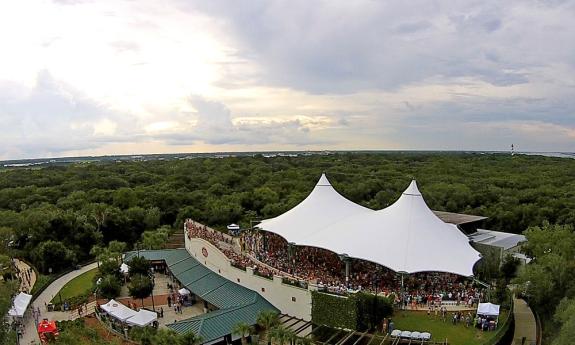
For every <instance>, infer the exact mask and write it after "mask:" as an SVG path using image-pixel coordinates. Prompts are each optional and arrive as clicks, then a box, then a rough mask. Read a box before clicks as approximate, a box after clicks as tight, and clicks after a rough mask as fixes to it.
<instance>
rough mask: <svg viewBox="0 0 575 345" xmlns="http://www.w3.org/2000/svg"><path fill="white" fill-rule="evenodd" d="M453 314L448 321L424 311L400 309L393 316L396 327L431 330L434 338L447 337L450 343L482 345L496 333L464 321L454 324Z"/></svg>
mask: <svg viewBox="0 0 575 345" xmlns="http://www.w3.org/2000/svg"><path fill="white" fill-rule="evenodd" d="M507 313H508V312H507V311H502V314H501V315H500V316H499V321H500V325H501V326H502V325H503V322H504V320H505V319H506V318H507ZM451 316H452V314H451V313H449V314H448V317H447V321H446V322H443V321H442V320H441V318H436V317H435V316H433V315H432V316H431V317H428V316H427V313H426V312H424V311H420V312H417V311H416V312H413V311H398V312H396V313H395V316H394V317H393V322H394V324H395V329H399V330H402V331H419V332H429V333H431V336H432V338H433V340H435V341H443V340H445V339H447V341H448V343H449V345H480V344H483V343H485V342H486V341H487V340H489V339H490V338H491V337H493V336H495V334H496V332H482V331H480V330H478V329H476V328H473V327H470V328H466V327H465V325H464V324H463V323H459V324H456V325H453V324H452V323H451ZM473 316H475V314H474V315H473Z"/></svg>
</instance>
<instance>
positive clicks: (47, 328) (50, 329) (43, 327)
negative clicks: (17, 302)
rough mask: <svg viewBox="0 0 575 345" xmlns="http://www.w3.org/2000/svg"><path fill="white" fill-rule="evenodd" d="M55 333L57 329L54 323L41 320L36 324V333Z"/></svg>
mask: <svg viewBox="0 0 575 345" xmlns="http://www.w3.org/2000/svg"><path fill="white" fill-rule="evenodd" d="M57 331H58V327H57V326H56V322H54V321H48V320H42V321H41V322H40V323H39V324H38V333H55V332H57Z"/></svg>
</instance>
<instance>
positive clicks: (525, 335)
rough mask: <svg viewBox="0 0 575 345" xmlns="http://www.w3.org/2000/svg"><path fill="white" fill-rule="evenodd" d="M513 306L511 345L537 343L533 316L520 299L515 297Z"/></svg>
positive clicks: (533, 344)
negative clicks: (513, 325) (513, 321)
mask: <svg viewBox="0 0 575 345" xmlns="http://www.w3.org/2000/svg"><path fill="white" fill-rule="evenodd" d="M513 303H514V306H513V316H514V317H515V333H514V334H513V343H512V345H535V344H536V343H537V324H536V322H535V316H534V315H533V312H532V311H531V308H529V305H527V302H525V301H524V300H522V299H518V298H516V299H515V300H514V301H513Z"/></svg>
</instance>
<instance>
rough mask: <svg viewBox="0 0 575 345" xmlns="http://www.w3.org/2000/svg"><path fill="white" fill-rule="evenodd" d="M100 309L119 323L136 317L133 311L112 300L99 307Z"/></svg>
mask: <svg viewBox="0 0 575 345" xmlns="http://www.w3.org/2000/svg"><path fill="white" fill-rule="evenodd" d="M100 308H102V309H104V310H105V311H106V312H107V313H108V314H109V315H111V316H112V317H114V318H116V319H118V320H120V321H126V320H127V319H129V318H131V317H132V316H134V315H136V311H135V310H132V309H130V308H128V307H126V306H125V305H123V304H122V303H120V302H118V301H116V300H114V299H111V300H110V301H108V303H106V304H102V305H100Z"/></svg>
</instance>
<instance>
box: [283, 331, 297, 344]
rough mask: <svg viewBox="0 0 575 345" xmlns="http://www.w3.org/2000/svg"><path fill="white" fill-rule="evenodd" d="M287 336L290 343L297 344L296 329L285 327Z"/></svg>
mask: <svg viewBox="0 0 575 345" xmlns="http://www.w3.org/2000/svg"><path fill="white" fill-rule="evenodd" d="M285 336H286V339H287V340H288V341H289V343H290V345H295V344H296V341H297V335H296V334H295V332H294V331H292V330H291V329H289V328H286V329H285Z"/></svg>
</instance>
